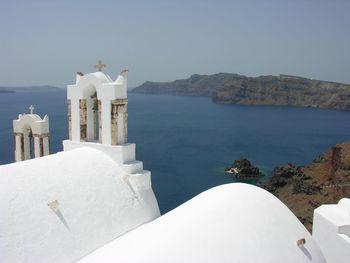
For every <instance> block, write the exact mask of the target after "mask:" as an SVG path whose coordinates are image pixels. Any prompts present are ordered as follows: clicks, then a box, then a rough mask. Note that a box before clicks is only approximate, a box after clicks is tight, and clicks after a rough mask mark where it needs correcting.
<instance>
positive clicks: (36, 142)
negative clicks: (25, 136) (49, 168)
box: [33, 134, 42, 158]
mask: <svg viewBox="0 0 350 263" xmlns="http://www.w3.org/2000/svg"><path fill="white" fill-rule="evenodd" d="M33 138H34V158H39V157H41V156H42V154H41V149H40V141H41V138H40V136H39V135H38V134H33Z"/></svg>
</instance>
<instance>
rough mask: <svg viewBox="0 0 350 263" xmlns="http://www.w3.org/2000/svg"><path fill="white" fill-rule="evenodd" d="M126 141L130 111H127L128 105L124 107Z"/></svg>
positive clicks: (125, 139)
mask: <svg viewBox="0 0 350 263" xmlns="http://www.w3.org/2000/svg"><path fill="white" fill-rule="evenodd" d="M124 109H125V111H124V114H123V116H124V143H127V142H128V115H129V114H128V112H127V106H125V107H124Z"/></svg>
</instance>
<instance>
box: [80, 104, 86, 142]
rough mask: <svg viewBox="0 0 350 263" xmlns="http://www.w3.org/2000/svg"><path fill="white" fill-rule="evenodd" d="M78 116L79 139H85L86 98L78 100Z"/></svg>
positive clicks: (84, 140) (83, 140) (82, 140)
mask: <svg viewBox="0 0 350 263" xmlns="http://www.w3.org/2000/svg"><path fill="white" fill-rule="evenodd" d="M79 117H80V141H81V142H86V140H87V108H86V99H80V100H79Z"/></svg>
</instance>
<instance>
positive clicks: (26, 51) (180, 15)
mask: <svg viewBox="0 0 350 263" xmlns="http://www.w3.org/2000/svg"><path fill="white" fill-rule="evenodd" d="M349 14H350V1H349V0H241V1H238V0H237V1H234V0H232V1H220V0H217V1H214V0H213V1H206V0H203V1H200V0H187V1H181V0H179V1H178V0H172V1H166V0H159V1H130V0H124V1H98V0H95V1H83V0H66V1H64V0H60V1H58V0H57V1H53V0H31V1H29V0H26V1H16V0H7V1H4V0H0V86H6V85H11V86H14V85H44V84H49V85H56V86H65V85H66V84H70V83H72V82H74V81H75V72H77V71H82V72H84V73H88V72H91V71H93V70H94V69H93V65H94V64H95V63H96V61H97V60H98V59H102V61H103V62H105V63H106V64H107V65H108V66H107V69H106V70H105V71H106V72H107V73H108V74H110V76H111V77H112V78H115V77H116V75H117V73H118V72H119V71H120V70H121V69H123V68H129V70H130V74H129V86H131V87H133V86H137V85H139V84H141V83H143V82H144V81H146V80H151V81H171V80H174V79H179V78H187V77H188V76H189V75H191V74H193V73H198V74H212V73H217V72H233V73H240V74H245V75H248V76H256V75H264V74H265V75H268V74H273V75H274V74H279V73H285V74H292V75H301V76H305V77H310V78H317V79H323V80H332V81H339V82H346V83H350V15H349Z"/></svg>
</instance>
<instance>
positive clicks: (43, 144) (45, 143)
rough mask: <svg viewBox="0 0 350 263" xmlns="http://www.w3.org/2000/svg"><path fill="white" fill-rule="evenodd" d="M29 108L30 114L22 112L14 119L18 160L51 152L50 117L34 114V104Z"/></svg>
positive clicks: (16, 157) (16, 158)
mask: <svg viewBox="0 0 350 263" xmlns="http://www.w3.org/2000/svg"><path fill="white" fill-rule="evenodd" d="M29 110H30V113H29V114H20V115H18V119H17V120H14V121H13V136H14V143H15V161H16V162H19V161H23V160H28V159H31V158H32V157H34V158H38V157H42V156H45V155H48V154H50V147H49V137H50V133H49V117H48V116H47V115H45V116H44V118H43V119H41V118H40V116H39V115H37V114H34V112H33V111H34V107H33V105H31V106H30V107H29ZM32 140H34V141H32Z"/></svg>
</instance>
